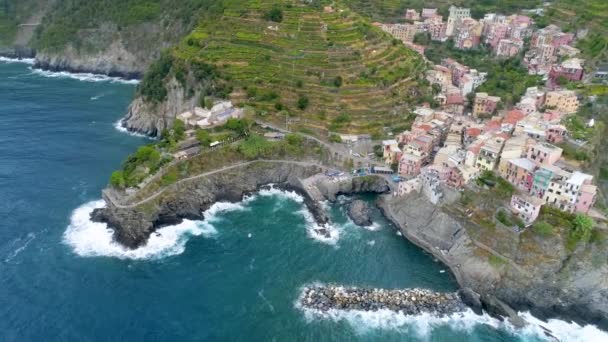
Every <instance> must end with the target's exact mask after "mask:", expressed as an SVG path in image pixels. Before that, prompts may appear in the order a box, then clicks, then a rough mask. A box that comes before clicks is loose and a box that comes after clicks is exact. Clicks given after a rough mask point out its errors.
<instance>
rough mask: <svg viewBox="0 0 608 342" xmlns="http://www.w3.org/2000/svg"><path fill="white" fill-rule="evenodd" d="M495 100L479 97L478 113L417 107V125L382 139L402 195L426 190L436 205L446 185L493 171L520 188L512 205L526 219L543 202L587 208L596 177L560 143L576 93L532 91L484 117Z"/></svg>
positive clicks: (593, 195) (533, 215)
mask: <svg viewBox="0 0 608 342" xmlns="http://www.w3.org/2000/svg"><path fill="white" fill-rule="evenodd" d="M496 101H499V99H491V98H489V96H487V94H483V93H478V94H476V98H475V104H474V106H473V108H474V109H473V115H462V114H455V113H452V112H448V111H445V110H435V109H431V108H429V107H419V108H416V109H415V111H414V113H415V114H416V116H417V117H416V119H415V121H414V123H413V125H412V127H411V129H410V130H408V131H405V132H403V133H401V134H398V135H397V136H396V137H395V139H394V140H386V141H383V143H382V144H383V157H384V161H385V162H386V163H387V164H397V165H398V173H399V175H400V176H401V177H402V178H403V181H402V182H400V183H399V186H398V191H397V195H405V194H408V193H410V192H412V191H418V192H420V191H423V192H424V193H426V194H427V195H428V197H429V198H430V199H431V201H433V202H437V201H438V200H439V199H440V198H441V196H442V192H441V187H440V185H444V186H448V187H452V188H457V189H459V188H462V187H464V186H465V185H467V184H468V183H469V182H471V181H472V180H474V179H477V178H478V177H479V176H480V175H481V174H482V173H483V172H484V171H495V172H497V173H498V174H499V175H500V176H501V177H502V178H504V179H505V180H507V181H509V182H510V183H511V184H513V185H514V186H515V187H516V188H517V189H518V192H517V193H518V194H517V195H514V196H513V198H512V201H511V207H512V210H513V212H514V213H516V214H517V215H518V216H520V217H521V218H522V220H523V221H524V222H525V223H526V224H531V223H532V222H534V220H535V219H536V217H537V216H538V214H539V212H540V208H541V206H542V205H551V206H555V207H557V208H559V209H561V210H564V211H567V212H571V213H573V212H577V213H588V212H589V210H590V209H591V208H592V207H593V205H594V203H595V200H596V196H597V187H596V186H595V185H594V184H593V176H591V175H588V174H585V173H582V172H580V171H578V170H577V168H576V166H575V165H571V164H569V163H568V162H567V161H566V160H565V159H563V158H562V152H563V151H562V149H561V148H560V147H558V146H556V145H555V144H558V143H560V142H562V141H564V139H566V136H567V129H566V127H564V126H563V125H561V121H562V119H563V117H564V116H565V115H568V114H571V113H574V112H576V110H577V109H578V105H579V103H578V99H577V96H576V94H575V93H574V92H572V91H569V90H549V91H545V90H541V89H539V88H537V87H532V88H528V89H527V91H526V94H525V95H524V96H523V97H522V99H521V101H520V102H519V103H518V104H517V105H516V106H515V107H514V108H512V109H511V110H504V111H499V114H497V115H493V116H490V117H489V118H488V119H486V120H483V119H481V117H480V114H482V113H486V114H491V113H493V112H494V108H495V104H490V103H489V102H496ZM546 108H550V109H546Z"/></svg>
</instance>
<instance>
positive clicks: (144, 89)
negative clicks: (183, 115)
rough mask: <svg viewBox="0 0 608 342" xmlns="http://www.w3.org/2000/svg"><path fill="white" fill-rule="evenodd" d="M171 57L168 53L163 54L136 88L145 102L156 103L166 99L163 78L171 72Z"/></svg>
mask: <svg viewBox="0 0 608 342" xmlns="http://www.w3.org/2000/svg"><path fill="white" fill-rule="evenodd" d="M172 64H173V57H172V56H171V54H170V53H169V52H164V53H163V54H161V57H160V58H159V59H158V60H157V61H156V62H154V63H153V64H152V65H151V66H150V68H149V70H148V72H147V73H146V74H145V76H144V79H143V80H142V81H141V83H140V84H139V87H138V92H139V94H141V95H142V96H143V97H144V98H145V99H146V100H147V101H150V102H153V103H158V102H162V101H164V100H165V99H166V98H167V89H166V88H165V77H167V75H168V74H169V72H170V71H171V66H172Z"/></svg>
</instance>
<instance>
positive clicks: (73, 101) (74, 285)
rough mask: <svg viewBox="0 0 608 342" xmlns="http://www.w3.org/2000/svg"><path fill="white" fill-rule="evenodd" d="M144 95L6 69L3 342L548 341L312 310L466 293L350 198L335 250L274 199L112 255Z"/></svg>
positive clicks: (0, 197) (486, 324) (290, 205)
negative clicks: (373, 296) (367, 298)
mask: <svg viewBox="0 0 608 342" xmlns="http://www.w3.org/2000/svg"><path fill="white" fill-rule="evenodd" d="M47 76H48V75H47ZM133 92H134V86H133V85H128V84H121V83H113V82H83V81H78V80H75V79H69V78H63V77H55V78H49V77H44V76H42V75H39V74H35V73H32V72H31V71H30V70H29V69H28V67H27V65H23V64H3V63H0V218H1V219H2V221H1V222H2V223H1V224H0V228H1V229H0V340H1V341H118V340H129V341H139V340H146V341H177V340H180V341H181V340H197V341H207V340H212V341H217V340H220V341H235V340H251V341H296V340H297V341H300V340H308V341H330V340H331V341H345V340H378V341H388V340H398V341H410V340H412V341H414V340H431V341H448V340H449V341H515V340H523V339H525V340H536V339H537V338H535V337H533V335H534V334H536V333H537V332H538V329H529V331H526V332H514V331H513V330H510V329H506V328H504V326H502V325H500V324H499V323H498V322H497V321H495V320H492V319H490V318H488V317H487V316H483V317H476V316H474V315H472V314H470V313H469V314H467V315H465V316H458V317H452V318H450V319H443V320H441V319H438V318H434V317H430V316H422V317H409V318H408V317H403V316H400V315H396V314H388V313H379V314H374V315H372V314H369V315H363V314H343V315H340V314H336V315H331V316H326V317H319V316H318V315H315V314H313V313H310V312H305V311H303V310H301V309H299V308H298V307H297V306H296V305H295V302H296V299H297V297H298V295H299V291H300V288H301V287H302V286H304V285H306V284H310V283H313V282H321V283H339V284H345V285H356V286H370V287H388V288H406V287H422V288H430V289H434V290H437V291H454V290H456V283H455V281H454V279H453V278H452V277H451V276H450V274H449V272H445V270H444V266H442V265H441V264H439V263H437V262H435V261H434V260H433V259H432V257H431V256H429V255H427V254H424V253H423V252H422V251H421V250H419V249H418V248H416V247H415V246H413V245H411V244H410V243H408V242H407V241H405V240H404V239H403V238H402V237H400V236H398V235H397V234H396V231H395V230H394V229H393V228H392V227H391V226H390V225H389V224H388V223H387V222H386V220H385V219H384V218H382V217H381V216H380V214H379V213H376V214H375V222H376V224H375V228H376V230H374V231H372V230H366V229H363V228H361V227H357V226H355V225H353V224H352V223H351V222H350V221H349V220H348V219H347V218H346V216H345V215H344V210H343V206H342V205H341V204H340V203H337V204H334V205H331V206H330V207H329V210H330V212H331V217H332V218H333V222H334V225H333V226H334V229H335V230H336V232H338V233H339V238H337V239H335V240H334V241H331V242H327V241H326V242H323V241H318V240H315V239H314V238H312V237H311V235H310V234H309V230H310V226H311V224H312V222H310V218H309V217H308V216H309V214H308V213H307V212H306V211H305V209H304V207H303V205H302V203H301V200H300V199H298V198H297V196H293V195H290V194H285V193H280V192H277V191H270V192H268V193H265V194H263V195H258V196H255V197H253V198H251V199H249V200H247V201H246V202H244V203H242V204H239V205H223V204H222V205H218V206H216V207H215V208H214V209H213V212H211V213H209V215H208V216H209V219H208V220H207V221H206V222H186V223H184V224H182V225H180V226H177V227H169V228H166V229H164V230H163V231H162V236H160V237H156V238H155V240H153V241H152V240H151V243H150V246H147V247H144V248H142V249H140V250H138V251H126V250H124V249H122V248H120V247H119V246H117V245H115V244H113V243H112V242H111V241H110V240H109V237H110V234H111V232H109V231H107V230H106V228H105V227H104V226H103V225H99V224H93V223H91V222H89V221H88V220H87V213H88V212H89V211H90V209H91V208H92V207H94V206H96V205H100V203H99V202H95V201H96V200H98V199H99V197H100V190H101V189H102V188H103V187H104V186H105V185H106V183H107V179H108V175H109V174H110V173H111V171H112V170H114V169H116V168H118V167H119V165H120V163H121V161H122V160H123V159H124V158H125V156H126V155H127V154H129V153H130V152H132V151H134V150H135V149H136V147H137V146H139V145H141V144H144V143H146V142H147V141H146V140H145V139H144V138H138V137H133V136H129V135H127V134H125V133H121V132H119V131H117V130H116V129H115V127H114V123H115V122H116V121H117V120H118V119H119V118H120V117H121V115H122V114H123V113H124V112H125V109H126V107H127V105H128V103H129V101H130V99H131V97H132V95H133ZM77 208H79V209H77ZM555 324H557V323H555ZM564 324H565V323H564ZM567 327H568V326H566V328H567ZM564 330H568V329H564ZM570 330H572V329H570ZM593 332H594V331H592V333H593ZM573 336H575V335H573ZM576 336H581V335H580V334H579V335H576ZM588 336H592V335H588ZM593 336H595V335H593Z"/></svg>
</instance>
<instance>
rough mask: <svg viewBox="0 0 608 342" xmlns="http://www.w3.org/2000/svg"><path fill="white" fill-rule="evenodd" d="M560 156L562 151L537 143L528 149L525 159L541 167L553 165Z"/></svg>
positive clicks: (552, 146) (555, 147)
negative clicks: (541, 165)
mask: <svg viewBox="0 0 608 342" xmlns="http://www.w3.org/2000/svg"><path fill="white" fill-rule="evenodd" d="M561 156H562V149H561V148H559V147H557V146H554V145H551V144H548V143H538V144H535V145H532V146H530V147H529V148H528V152H527V158H528V159H530V160H532V161H534V162H537V163H539V164H543V165H553V164H555V163H556V162H557V161H558V160H559V158H561Z"/></svg>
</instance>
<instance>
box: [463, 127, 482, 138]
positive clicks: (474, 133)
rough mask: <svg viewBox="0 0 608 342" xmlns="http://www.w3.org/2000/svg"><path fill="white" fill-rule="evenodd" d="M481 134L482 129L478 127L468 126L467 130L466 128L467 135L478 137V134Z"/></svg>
mask: <svg viewBox="0 0 608 342" xmlns="http://www.w3.org/2000/svg"><path fill="white" fill-rule="evenodd" d="M480 134H481V130H480V129H479V128H476V127H470V128H467V130H466V135H468V136H470V137H476V136H479V135H480Z"/></svg>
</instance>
